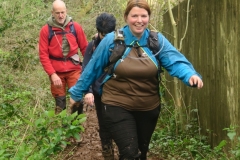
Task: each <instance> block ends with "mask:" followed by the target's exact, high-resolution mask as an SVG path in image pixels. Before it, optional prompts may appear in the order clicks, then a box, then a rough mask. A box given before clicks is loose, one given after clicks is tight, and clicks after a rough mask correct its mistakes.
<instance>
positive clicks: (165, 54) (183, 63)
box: [69, 26, 201, 101]
mask: <svg viewBox="0 0 240 160" xmlns="http://www.w3.org/2000/svg"><path fill="white" fill-rule="evenodd" d="M121 30H123V34H124V41H125V44H126V45H129V44H132V43H135V42H136V43H138V44H140V46H145V45H146V44H147V40H148V36H149V32H150V31H149V30H148V29H145V31H144V33H143V35H142V37H141V39H137V38H136V37H135V36H134V35H133V34H132V33H131V31H130V29H129V27H128V26H125V27H123V28H122V29H121ZM114 38H115V34H114V32H111V33H109V34H107V35H106V36H105V37H104V38H103V39H102V41H101V42H100V44H99V45H98V47H97V48H96V49H95V51H94V53H93V55H92V58H91V60H90V61H89V63H88V65H87V66H86V68H85V69H84V71H83V73H82V75H81V76H80V78H79V79H78V81H77V83H76V84H75V85H74V86H73V87H71V88H70V89H69V92H70V94H71V98H72V99H73V100H74V101H80V100H81V99H82V98H83V95H84V94H85V93H87V92H88V89H89V87H90V86H91V85H92V84H93V83H94V82H95V81H96V80H97V79H98V78H99V77H100V76H101V75H102V74H103V72H104V68H105V67H107V65H108V63H109V57H110V55H111V53H112V52H111V51H110V50H111V49H113V47H114ZM158 40H159V43H160V52H159V53H157V54H155V55H153V53H152V52H151V51H150V50H149V49H148V48H147V47H142V48H143V50H144V51H145V52H146V53H147V55H148V57H149V58H150V59H151V60H152V62H153V63H154V64H155V65H156V67H158V62H157V59H158V61H159V62H160V64H161V66H162V67H163V68H165V69H166V70H167V71H168V73H169V74H170V75H171V76H173V77H177V78H179V79H180V80H181V81H183V83H185V84H186V85H188V86H190V84H189V82H188V81H189V79H190V77H191V76H193V75H197V76H199V77H200V78H201V75H200V74H198V73H197V72H196V71H195V69H194V67H193V66H192V64H191V63H190V62H189V61H188V60H187V59H186V57H185V56H184V55H183V54H181V53H180V52H179V51H178V50H177V49H176V48H175V47H174V46H173V45H172V44H171V43H170V42H169V41H168V40H167V39H166V38H165V37H164V36H163V35H162V34H161V33H158ZM130 50H131V48H127V49H126V50H125V52H124V54H123V56H122V58H121V59H119V60H118V61H117V63H116V65H115V67H114V68H116V66H117V65H118V64H119V63H121V61H124V59H125V58H126V56H127V55H128V54H129V53H130ZM110 77H111V75H109V76H108V77H107V79H105V81H104V82H106V81H107V80H108V79H109V78H110ZM104 82H103V83H104Z"/></svg>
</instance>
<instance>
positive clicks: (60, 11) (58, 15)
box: [52, 6, 67, 25]
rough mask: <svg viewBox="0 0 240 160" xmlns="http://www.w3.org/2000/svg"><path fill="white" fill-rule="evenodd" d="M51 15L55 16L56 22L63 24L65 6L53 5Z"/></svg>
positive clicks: (65, 13)
mask: <svg viewBox="0 0 240 160" xmlns="http://www.w3.org/2000/svg"><path fill="white" fill-rule="evenodd" d="M52 16H53V17H54V18H55V20H56V21H57V23H59V24H61V25H63V24H64V22H65V20H66V16H67V9H66V7H65V6H55V7H54V9H53V11H52Z"/></svg>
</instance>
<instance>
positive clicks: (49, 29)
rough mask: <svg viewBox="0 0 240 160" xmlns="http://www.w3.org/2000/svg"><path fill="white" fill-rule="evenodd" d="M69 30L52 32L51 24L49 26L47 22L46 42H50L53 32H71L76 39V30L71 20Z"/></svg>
mask: <svg viewBox="0 0 240 160" xmlns="http://www.w3.org/2000/svg"><path fill="white" fill-rule="evenodd" d="M69 27H70V31H69V32H66V31H58V32H54V31H53V30H52V26H50V25H49V24H48V33H49V34H48V44H50V42H51V40H52V37H53V36H54V34H68V33H72V34H73V35H74V36H75V37H76V39H77V32H76V30H75V28H74V24H73V21H72V20H71V24H70V26H69Z"/></svg>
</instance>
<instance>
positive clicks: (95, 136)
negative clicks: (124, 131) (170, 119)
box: [60, 108, 163, 160]
mask: <svg viewBox="0 0 240 160" xmlns="http://www.w3.org/2000/svg"><path fill="white" fill-rule="evenodd" d="M84 111H85V114H86V116H87V120H86V122H84V124H83V127H84V128H85V131H84V133H83V135H82V136H83V141H82V142H81V143H79V144H72V145H70V146H68V147H67V148H66V149H65V150H64V151H63V153H62V154H61V156H60V157H61V158H60V159H61V160H105V159H104V157H103V155H102V148H101V142H100V137H99V132H98V130H99V126H98V120H97V114H96V110H95V109H94V108H88V109H87V110H86V109H84ZM107 160H118V149H117V146H116V145H114V159H112V158H110V159H107ZM148 160H163V159H161V158H153V157H149V158H148Z"/></svg>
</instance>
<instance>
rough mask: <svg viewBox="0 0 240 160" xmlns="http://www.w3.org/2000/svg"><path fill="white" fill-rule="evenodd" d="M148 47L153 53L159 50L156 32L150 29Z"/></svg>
mask: <svg viewBox="0 0 240 160" xmlns="http://www.w3.org/2000/svg"><path fill="white" fill-rule="evenodd" d="M148 48H149V49H150V50H151V51H152V52H153V54H156V53H158V51H159V50H160V45H159V41H158V32H155V31H150V33H149V37H148Z"/></svg>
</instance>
